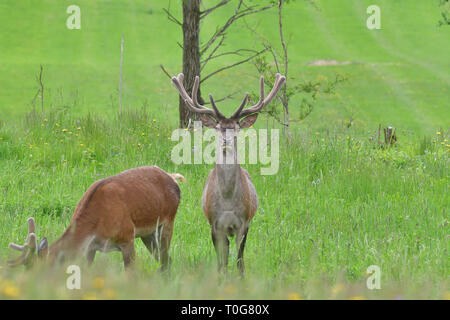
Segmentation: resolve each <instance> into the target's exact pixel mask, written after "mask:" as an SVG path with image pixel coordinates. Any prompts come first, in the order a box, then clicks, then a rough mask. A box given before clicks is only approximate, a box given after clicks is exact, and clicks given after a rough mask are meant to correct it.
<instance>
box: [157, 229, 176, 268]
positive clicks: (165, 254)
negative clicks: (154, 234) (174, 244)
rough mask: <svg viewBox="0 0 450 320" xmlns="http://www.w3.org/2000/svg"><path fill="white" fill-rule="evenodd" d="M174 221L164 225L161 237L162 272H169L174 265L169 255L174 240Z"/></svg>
mask: <svg viewBox="0 0 450 320" xmlns="http://www.w3.org/2000/svg"><path fill="white" fill-rule="evenodd" d="M172 232H173V221H172V222H169V223H167V224H164V225H162V228H161V235H160V257H161V268H160V271H162V272H164V271H167V270H168V269H169V267H170V265H171V264H172V259H171V258H170V255H169V249H170V241H171V239H172Z"/></svg>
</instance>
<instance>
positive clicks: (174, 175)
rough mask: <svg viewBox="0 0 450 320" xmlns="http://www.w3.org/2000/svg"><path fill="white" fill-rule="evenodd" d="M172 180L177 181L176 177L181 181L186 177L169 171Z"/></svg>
mask: <svg viewBox="0 0 450 320" xmlns="http://www.w3.org/2000/svg"><path fill="white" fill-rule="evenodd" d="M169 175H170V176H171V177H172V179H173V180H175V182H176V183H178V181H177V179H180V181H181V182H185V181H186V179H185V178H184V177H183V176H182V175H181V174H179V173H169Z"/></svg>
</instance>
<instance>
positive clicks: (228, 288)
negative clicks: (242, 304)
mask: <svg viewBox="0 0 450 320" xmlns="http://www.w3.org/2000/svg"><path fill="white" fill-rule="evenodd" d="M225 292H226V293H228V294H232V293H234V292H236V287H235V286H233V285H232V284H229V285H227V286H226V287H225Z"/></svg>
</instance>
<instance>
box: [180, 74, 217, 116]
mask: <svg viewBox="0 0 450 320" xmlns="http://www.w3.org/2000/svg"><path fill="white" fill-rule="evenodd" d="M183 79H184V75H183V74H182V73H180V74H179V75H178V77H172V84H173V85H174V87H175V88H176V89H177V90H178V92H179V94H180V96H181V98H183V99H184V101H185V102H186V105H187V106H188V108H189V109H190V110H191V111H192V112H196V113H203V114H209V115H211V116H213V117H217V115H216V112H215V111H214V110H212V109H209V108H206V107H204V106H202V105H201V104H199V103H198V101H197V92H198V87H199V84H200V78H199V77H198V76H196V77H195V80H194V86H193V88H192V99H191V97H189V94H188V93H187V92H186V89H185V88H184V85H183Z"/></svg>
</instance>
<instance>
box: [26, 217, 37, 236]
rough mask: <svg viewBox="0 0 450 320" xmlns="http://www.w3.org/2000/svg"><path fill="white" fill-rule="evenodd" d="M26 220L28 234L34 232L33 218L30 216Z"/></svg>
mask: <svg viewBox="0 0 450 320" xmlns="http://www.w3.org/2000/svg"><path fill="white" fill-rule="evenodd" d="M27 222H28V234H30V233H34V231H35V229H36V228H35V227H36V225H35V223H34V219H33V218H31V217H30V218H28V219H27Z"/></svg>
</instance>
